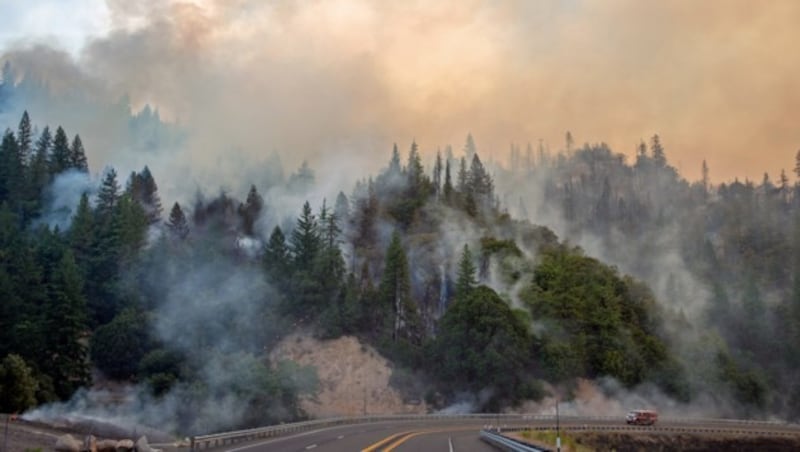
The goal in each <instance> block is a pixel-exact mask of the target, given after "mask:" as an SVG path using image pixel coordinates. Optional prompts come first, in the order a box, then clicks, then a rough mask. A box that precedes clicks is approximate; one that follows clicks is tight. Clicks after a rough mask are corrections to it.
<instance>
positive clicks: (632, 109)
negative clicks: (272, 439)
mask: <svg viewBox="0 0 800 452" xmlns="http://www.w3.org/2000/svg"><path fill="white" fill-rule="evenodd" d="M106 5H107V9H108V12H109V20H110V27H111V28H110V30H109V31H108V33H107V34H106V35H104V36H100V37H95V38H92V39H91V40H90V41H89V42H88V44H87V45H86V46H85V47H84V48H83V49H82V51H81V52H80V53H78V54H77V55H71V54H69V53H67V52H66V51H64V50H63V49H59V48H57V47H56V46H54V45H52V44H47V43H44V44H43V43H40V42H36V41H31V40H29V41H25V42H16V43H14V44H13V45H12V46H10V47H9V48H6V49H0V51H1V52H2V55H1V56H0V63H2V62H6V61H8V62H10V63H11V64H12V66H13V68H14V71H15V77H14V83H17V82H19V83H20V85H19V86H18V88H19V89H20V90H21V92H22V93H23V95H22V96H20V97H17V98H15V99H12V100H11V101H10V103H9V104H8V105H5V106H2V105H0V107H2V109H0V124H6V125H13V124H15V123H16V121H17V120H18V118H19V116H20V114H21V111H22V110H23V109H28V110H29V112H30V113H31V116H32V118H33V119H34V120H35V121H36V122H38V123H43V124H51V125H56V124H63V125H64V126H65V128H66V129H67V130H68V131H69V132H70V133H75V132H79V133H80V134H81V135H82V138H83V142H84V145H85V146H86V149H87V153H88V157H89V162H90V164H91V165H92V166H93V168H102V167H104V166H105V165H108V164H111V165H114V166H115V167H116V168H117V169H118V173H119V174H127V173H128V172H129V171H131V170H138V169H140V168H142V167H143V166H144V165H145V164H147V165H149V167H150V168H151V169H152V170H153V173H154V174H155V175H156V177H157V179H158V180H159V182H160V186H159V190H160V194H161V196H162V199H164V200H170V202H169V203H165V204H167V205H169V204H171V201H172V200H179V201H181V202H182V203H183V204H185V202H186V201H187V200H189V199H191V195H192V194H193V193H194V192H196V191H197V190H198V187H222V188H223V189H225V190H227V191H231V192H235V193H246V190H247V188H249V184H251V183H253V184H256V186H257V188H258V189H259V190H260V191H261V193H262V194H263V196H264V198H265V205H266V208H265V212H264V213H263V215H262V218H261V220H260V221H259V223H257V225H256V227H257V230H258V232H260V233H261V235H262V236H266V232H268V231H269V230H270V229H271V228H272V227H273V226H275V225H284V224H286V222H287V218H294V217H296V214H297V211H298V207H299V206H300V205H302V202H303V201H304V200H306V199H308V200H309V201H310V202H311V203H312V205H314V206H320V205H321V203H322V200H323V199H327V201H328V206H332V201H333V196H334V195H335V194H336V193H337V192H338V191H339V190H347V188H348V186H349V185H348V184H351V183H352V182H353V180H352V179H353V178H354V177H359V176H361V175H363V174H370V173H374V172H375V170H377V169H378V168H380V167H382V165H383V163H384V162H385V161H386V158H387V156H388V151H389V149H391V144H392V143H393V142H395V141H399V142H400V143H408V142H410V141H411V140H412V139H416V140H417V142H419V143H420V144H421V151H422V152H424V153H426V154H427V155H428V156H431V155H432V151H433V149H434V148H435V147H436V146H439V145H445V144H448V143H455V144H460V143H461V142H462V141H463V137H464V136H465V135H466V133H467V132H470V131H471V132H472V133H473V135H474V136H475V137H477V138H478V143H479V145H480V153H481V156H482V157H483V158H484V160H485V161H490V160H492V159H498V160H499V159H500V155H501V152H500V151H501V150H504V149H506V147H507V144H508V142H509V141H511V142H529V141H533V140H537V139H542V140H543V143H545V144H547V145H549V146H553V147H557V146H558V144H557V143H561V142H562V141H563V140H562V136H563V133H564V132H565V131H566V130H567V129H569V130H571V131H572V132H573V133H574V134H575V135H576V136H579V137H582V139H585V140H587V141H590V140H603V141H605V142H607V143H609V144H610V145H611V147H612V148H613V149H615V150H616V151H618V152H625V153H632V152H633V150H634V146H635V144H636V143H638V141H639V139H640V138H647V137H649V136H650V135H652V134H653V133H656V132H657V133H659V134H661V135H662V136H663V137H666V138H667V139H668V142H669V146H668V157H669V158H670V161H672V162H677V164H678V166H679V167H680V169H681V172H682V173H683V174H686V175H689V176H691V175H693V174H694V175H696V174H698V173H699V168H700V162H701V161H702V160H703V159H705V160H707V161H708V162H709V164H710V167H711V170H712V176H713V177H714V178H715V179H717V180H722V179H725V178H729V177H732V176H733V175H737V176H746V177H751V178H759V177H760V176H761V174H760V172H761V171H762V169H763V168H765V167H767V168H769V170H770V171H774V172H778V171H779V170H780V168H781V167H783V166H785V164H786V161H787V160H788V159H787V156H790V155H791V154H792V153H793V152H794V150H795V149H796V147H797V143H798V142H800V132H799V131H798V130H799V129H798V128H797V127H796V124H795V123H794V118H795V117H796V115H794V114H792V112H795V111H797V109H798V107H800V89H798V88H800V86H799V84H800V81H799V80H798V78H797V77H796V76H795V74H797V73H798V69H800V67H798V65H800V62H798V61H799V60H797V59H793V58H787V57H786V55H787V54H789V53H790V51H791V50H792V49H794V47H795V43H796V42H797V38H798V36H797V33H798V30H797V27H796V26H795V25H796V24H795V18H796V17H798V14H800V4H798V3H797V2H794V1H791V0H776V1H772V2H769V3H768V4H764V5H759V8H752V5H751V4H750V2H747V1H746V0H734V1H725V2H723V1H706V2H704V3H703V4H702V5H698V4H697V3H696V2H689V1H678V2H662V3H655V4H654V3H648V4H647V5H646V6H645V5H643V4H640V3H638V2H634V1H612V2H608V1H603V2H599V1H592V0H574V1H565V2H553V3H542V2H535V3H534V2H524V1H511V2H503V3H497V2H488V1H482V0H464V1H459V2H454V1H446V2H438V3H436V4H435V5H431V4H430V2H423V1H419V0H417V1H411V2H403V3H402V4H399V3H398V4H395V3H391V2H377V1H368V0H334V1H325V2H323V1H309V2H304V3H302V4H298V3H296V2H291V1H284V0H278V1H273V2H256V1H251V0H236V1H222V0H202V1H201V0H195V1H179V0H170V1H154V0H139V1H124V0H108V1H107V3H106ZM756 37H757V38H756ZM149 105H151V106H153V107H155V108H157V112H158V115H157V116H156V118H157V120H156V119H153V124H156V125H157V126H154V127H152V128H144V129H141V128H132V127H131V123H130V119H131V116H139V115H143V116H142V117H149V116H150V115H149V114H148V115H144V114H143V112H145V111H149V110H148V107H147V106H149ZM154 131H155V132H154ZM153 136H157V137H158V139H157V140H155V141H152V140H150V141H148V139H146V138H152V137H153ZM148 143H149V144H148ZM151 145H152V146H151ZM401 147H402V146H401ZM754 150H755V151H756V152H753V151H754ZM276 161H279V162H281V165H286V166H285V167H286V168H298V167H300V165H301V164H302V162H303V161H308V162H309V163H310V165H311V167H312V168H314V169H315V170H316V171H317V173H316V182H317V183H316V184H314V186H313V187H312V188H309V189H305V190H294V189H287V188H286V186H285V184H284V182H285V178H284V174H283V173H282V171H275V168H276V164H275V162H276ZM454 169H455V168H454ZM454 175H455V173H454ZM63 177H64V178H63V179H62V178H59V179H57V180H56V183H55V184H54V186H53V189H52V192H51V196H52V203H51V208H50V210H49V211H50V213H49V214H48V215H46V222H47V223H48V224H50V225H59V227H61V226H63V225H66V224H67V223H68V221H69V218H70V213H69V212H71V211H70V210H69V209H70V208H71V206H75V205H76V204H77V199H78V198H77V197H76V196H75V194H76V193H77V196H78V197H79V195H80V191H81V190H84V189H87V188H89V185H90V182H88V181H86V180H80V179H79V178H77V176H76V175H74V174H72V175H66V176H63ZM73 178H75V179H73ZM496 180H497V183H498V192H499V193H508V196H506V199H509V200H515V199H517V198H518V197H519V195H521V196H522V197H524V198H525V201H526V204H527V210H528V211H530V212H531V214H530V217H529V219H530V220H531V221H532V222H533V223H535V224H544V225H547V226H549V227H551V228H552V229H553V230H554V231H556V233H557V234H558V235H559V237H561V238H564V239H567V240H569V241H570V243H575V244H577V245H580V246H581V247H582V248H584V249H585V250H587V253H588V254H590V255H593V256H598V257H600V258H602V259H604V260H606V261H608V262H610V263H612V264H615V265H617V266H618V267H619V268H620V270H621V271H622V272H625V273H633V274H635V275H637V276H641V277H643V278H644V279H646V280H647V281H648V283H649V284H650V285H651V287H653V288H654V290H655V292H656V294H657V296H658V298H659V299H661V300H668V301H669V306H670V307H671V308H674V309H675V310H677V311H682V312H683V313H684V314H685V315H687V316H688V317H689V318H692V319H700V315H699V312H701V311H702V310H703V308H704V304H703V303H704V300H706V299H707V293H706V289H705V288H704V287H702V286H701V285H700V284H698V283H697V282H696V281H695V280H694V278H693V277H692V275H691V274H690V273H689V272H688V270H687V269H686V266H685V265H684V263H683V262H682V261H681V259H679V258H677V257H676V256H677V253H676V251H675V250H676V249H677V243H678V242H679V240H680V236H679V230H678V229H672V230H668V231H667V232H668V233H667V234H665V235H663V236H659V237H648V239H652V240H651V243H650V244H651V248H650V249H651V250H653V252H652V254H649V255H647V256H645V257H644V258H643V257H642V256H641V255H639V254H638V251H639V250H641V249H642V248H641V247H619V246H614V244H615V243H621V242H623V240H622V239H624V238H622V239H621V238H619V237H618V238H616V239H615V240H614V241H613V242H611V245H609V243H606V242H604V241H602V240H600V239H599V238H598V237H595V236H593V235H591V234H588V233H577V232H576V231H573V230H571V229H570V224H569V222H568V221H567V220H566V219H565V218H563V217H562V216H561V215H560V214H558V213H555V211H554V210H553V209H548V208H545V207H549V206H548V205H547V203H546V202H545V201H546V200H547V196H548V194H547V193H545V192H544V190H543V187H542V181H543V179H538V178H535V179H531V180H528V181H520V180H512V179H510V178H509V179H504V178H503V177H496ZM506 183H508V185H506ZM507 204H508V206H507V207H509V208H512V209H513V208H515V206H516V204H517V203H516V202H514V203H512V202H507ZM520 213H521V212H520ZM454 216H455V215H454ZM463 220H464V219H461V218H450V217H447V218H445V219H444V220H443V221H442V224H443V225H444V226H443V227H442V230H441V231H440V232H441V233H442V239H441V241H440V242H439V243H437V244H435V246H432V247H431V248H432V251H430V250H426V252H427V251H430V252H432V253H435V254H436V256H438V258H440V259H439V260H444V261H445V262H448V263H453V262H456V261H457V259H458V255H459V253H460V250H461V249H462V248H463V245H464V244H465V243H467V244H470V247H471V248H472V249H473V252H475V251H477V249H478V248H477V246H475V247H473V246H472V245H473V244H477V243H478V241H479V239H480V237H481V236H482V235H483V234H484V233H485V232H486V231H484V230H480V229H478V228H476V227H475V226H474V225H473V224H472V223H470V222H467V221H463ZM378 229H379V233H378V235H379V236H380V237H381V243H382V244H383V245H384V247H385V244H386V243H387V242H388V237H389V236H390V234H391V229H392V227H390V226H389V225H387V224H380V225H378ZM256 247H258V243H257V242H255V241H252V242H251V241H249V239H247V240H242V241H241V242H240V248H242V249H246V250H251V251H252V250H254V249H255V248H256ZM630 250H636V251H630ZM523 251H524V252H525V253H526V254H527V255H529V256H533V255H534V251H533V250H523ZM194 257H196V256H194ZM194 257H193V258H194ZM410 260H411V261H412V262H416V261H417V260H419V259H418V257H416V256H413V255H412V256H410ZM643 260H646V261H648V264H647V265H648V266H647V267H646V269H649V270H650V271H647V272H645V271H644V270H645V268H643V267H642V266H641V265H640V264H641V262H642V261H643ZM201 261H202V260H201ZM189 262H195V261H194V260H192V259H189V258H187V259H186V261H185V262H184V261H178V262H175V261H167V262H164V263H163V264H162V265H161V266H158V267H156V268H155V269H154V270H153V272H152V273H148V274H147V277H148V278H149V279H151V280H152V281H154V282H155V283H154V287H158V288H160V289H162V290H161V292H162V293H166V294H168V295H167V296H166V299H165V300H164V303H163V304H161V305H160V306H161V307H160V308H159V311H158V312H157V316H156V317H157V319H158V320H157V322H156V324H155V325H154V327H155V331H157V332H158V337H159V339H160V340H162V341H164V343H165V344H167V345H169V346H172V347H175V348H177V349H179V350H181V351H182V352H184V353H187V354H194V353H197V352H199V351H202V350H205V349H206V348H207V347H209V346H210V344H214V347H216V348H217V349H220V350H234V349H239V348H244V349H245V350H249V351H250V352H251V353H256V352H257V351H256V350H253V346H254V344H258V343H261V342H263V341H268V339H269V337H271V336H272V335H277V334H278V331H279V329H278V326H276V325H267V326H265V325H264V324H262V323H259V321H258V320H257V319H262V320H263V318H262V317H261V314H260V313H261V312H262V310H263V309H265V308H266V307H268V306H270V303H272V302H273V300H271V299H268V296H266V297H267V298H258V299H254V298H252V294H256V293H259V294H269V293H270V288H269V286H268V285H267V284H266V283H265V282H264V281H263V276H261V275H260V274H259V273H258V272H256V271H252V272H250V271H242V270H241V268H239V267H236V266H233V264H231V263H229V262H226V261H225V260H220V259H212V260H211V261H210V262H207V263H204V264H199V265H196V264H191V265H190V264H189ZM493 265H496V263H495V264H493ZM414 269H415V270H423V269H422V268H421V267H414ZM452 270H453V269H452V268H446V269H443V270H439V271H441V272H445V271H446V272H448V273H450V272H452ZM490 274H491V275H496V274H497V272H496V271H494V270H492V271H491V272H490ZM425 277H426V275H425V274H415V276H414V278H415V280H419V281H422V280H424V278H425ZM490 283H491V285H492V286H493V287H496V288H498V289H507V288H506V287H504V283H503V281H498V280H496V279H492V280H490ZM510 292H511V293H512V299H513V293H514V289H513V288H512V289H511V290H510ZM220 313H224V314H225V316H224V317H222V318H226V319H227V320H228V322H226V323H220V322H218V320H219V319H220V318H221V317H220ZM232 331H233V332H237V333H238V334H233V335H231V334H230V333H231V332H232ZM250 334H251V335H253V336H252V337H248V336H247V335H250ZM198 359H199V358H198ZM208 364H209V366H208V367H207V368H206V367H202V368H203V369H206V370H207V371H203V372H200V373H199V375H203V379H204V381H207V382H226V381H228V380H226V377H225V374H224V371H225V369H226V366H224V365H216V364H214V363H208ZM221 372H222V373H221ZM167 399H169V398H167ZM211 400H213V401H214V403H222V404H227V403H228V401H227V400H216V399H211ZM211 406H213V404H211V405H209V410H210V407H211ZM162 408H163V411H164V412H165V413H175V411H174V410H171V409H170V408H168V407H162ZM200 411H201V412H204V413H205V411H203V410H200ZM209 422H210V423H212V424H213V422H212V421H209ZM214 425H217V424H214Z"/></svg>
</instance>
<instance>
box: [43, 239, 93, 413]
mask: <svg viewBox="0 0 800 452" xmlns="http://www.w3.org/2000/svg"><path fill="white" fill-rule="evenodd" d="M50 287H51V295H50V302H49V303H50V305H49V306H48V308H47V310H46V320H45V324H46V326H47V328H46V331H48V332H49V334H48V341H47V342H48V345H47V356H48V357H49V360H50V363H49V364H50V366H52V367H51V372H50V374H51V375H52V376H53V382H54V384H55V389H56V394H57V395H58V396H59V397H61V398H62V399H68V398H69V397H71V396H72V394H73V393H74V392H75V391H76V390H77V389H78V388H79V387H81V386H85V385H86V384H88V383H89V381H90V374H89V368H88V363H87V348H86V346H85V345H84V343H83V340H82V338H83V336H84V334H85V333H86V332H87V331H88V325H87V318H86V299H85V298H84V296H83V280H82V278H81V276H80V272H79V271H78V267H77V265H75V259H74V258H73V256H72V253H71V252H69V251H66V252H65V253H64V256H63V257H62V258H61V261H60V262H59V264H58V266H57V267H56V269H55V273H54V274H53V277H52V280H51V283H50Z"/></svg>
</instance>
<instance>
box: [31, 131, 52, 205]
mask: <svg viewBox="0 0 800 452" xmlns="http://www.w3.org/2000/svg"><path fill="white" fill-rule="evenodd" d="M52 145H53V138H52V137H51V136H50V128H49V127H45V128H44V130H42V133H41V134H39V138H38V139H37V140H36V145H35V147H34V149H33V155H32V156H31V163H30V165H29V166H28V190H29V191H28V201H29V202H31V203H32V204H33V205H34V207H35V208H34V211H35V210H36V207H38V206H39V205H40V204H41V202H42V194H43V192H44V188H45V187H46V186H47V184H48V183H49V182H50V169H49V162H48V158H49V155H50V148H51V147H52Z"/></svg>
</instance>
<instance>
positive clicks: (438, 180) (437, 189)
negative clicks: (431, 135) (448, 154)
mask: <svg viewBox="0 0 800 452" xmlns="http://www.w3.org/2000/svg"><path fill="white" fill-rule="evenodd" d="M442 169H443V166H442V152H441V151H436V163H434V165H433V192H434V193H436V197H437V198H438V197H439V196H440V195H441V191H442Z"/></svg>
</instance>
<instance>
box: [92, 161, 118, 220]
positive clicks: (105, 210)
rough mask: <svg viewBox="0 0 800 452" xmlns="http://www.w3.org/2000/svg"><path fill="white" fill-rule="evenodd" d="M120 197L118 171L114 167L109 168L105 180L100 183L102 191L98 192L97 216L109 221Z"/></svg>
mask: <svg viewBox="0 0 800 452" xmlns="http://www.w3.org/2000/svg"><path fill="white" fill-rule="evenodd" d="M119 198H120V193H119V182H118V181H117V171H116V170H115V169H114V168H108V170H107V171H106V175H105V176H104V177H103V182H102V183H101V184H100V191H99V193H98V194H97V207H96V208H95V212H96V213H97V216H98V217H99V218H100V219H101V220H103V221H109V220H110V219H111V215H112V214H113V213H114V209H115V208H116V206H117V203H118V202H119Z"/></svg>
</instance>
